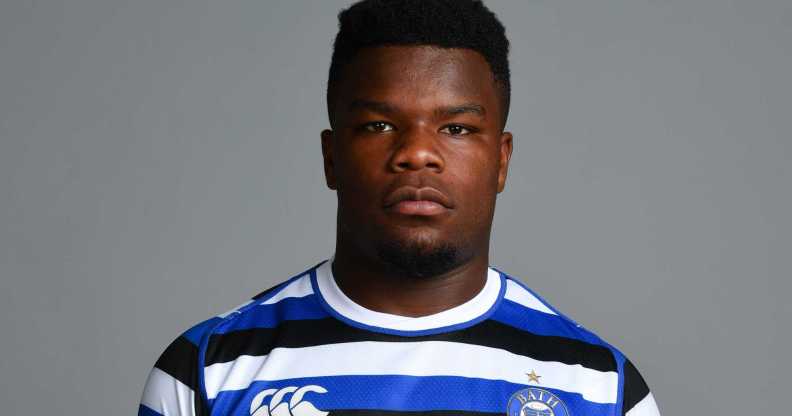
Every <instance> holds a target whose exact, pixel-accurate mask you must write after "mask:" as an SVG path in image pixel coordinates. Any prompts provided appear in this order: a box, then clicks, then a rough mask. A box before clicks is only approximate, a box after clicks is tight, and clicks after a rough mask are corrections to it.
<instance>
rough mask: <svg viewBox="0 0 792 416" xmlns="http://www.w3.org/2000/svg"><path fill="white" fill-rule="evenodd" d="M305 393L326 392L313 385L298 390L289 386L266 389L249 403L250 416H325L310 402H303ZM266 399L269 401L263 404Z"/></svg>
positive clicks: (320, 387)
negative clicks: (288, 395) (287, 397)
mask: <svg viewBox="0 0 792 416" xmlns="http://www.w3.org/2000/svg"><path fill="white" fill-rule="evenodd" d="M306 393H327V390H325V388H324V387H322V386H317V385H314V384H312V385H308V386H303V387H300V388H297V387H295V386H290V387H284V388H281V389H266V390H264V391H262V392H260V393H259V394H257V395H256V396H255V397H253V401H252V402H251V403H250V416H327V414H328V412H325V411H322V410H319V409H317V408H316V407H314V405H313V404H311V402H308V401H306V400H303V396H305V394H306ZM287 394H291V397H290V398H289V401H288V402H286V401H285V398H286V395H287ZM267 398H269V401H268V402H265V400H266V399H267Z"/></svg>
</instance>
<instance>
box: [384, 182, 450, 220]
mask: <svg viewBox="0 0 792 416" xmlns="http://www.w3.org/2000/svg"><path fill="white" fill-rule="evenodd" d="M384 206H385V209H387V210H388V211H391V212H394V213H398V214H403V215H420V216H432V215H439V214H443V213H445V212H447V211H449V210H451V209H453V208H454V207H453V204H452V203H451V201H450V199H449V198H448V197H447V196H446V195H445V194H444V193H442V192H440V191H438V190H437V189H435V188H431V187H422V188H417V187H414V186H403V187H400V188H397V189H396V190H395V191H393V192H391V193H390V194H388V195H387V196H386V197H385V201H384Z"/></svg>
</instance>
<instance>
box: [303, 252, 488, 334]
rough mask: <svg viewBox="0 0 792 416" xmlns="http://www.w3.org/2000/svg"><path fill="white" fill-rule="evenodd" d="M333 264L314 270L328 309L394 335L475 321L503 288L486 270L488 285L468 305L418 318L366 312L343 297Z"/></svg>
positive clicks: (318, 287) (323, 265) (330, 261)
mask: <svg viewBox="0 0 792 416" xmlns="http://www.w3.org/2000/svg"><path fill="white" fill-rule="evenodd" d="M332 261H333V259H332V258H331V259H330V260H328V261H326V262H324V263H322V264H321V265H319V267H317V269H316V286H317V290H318V292H319V295H320V296H321V297H322V298H323V299H324V301H325V303H326V304H327V306H329V307H330V308H331V309H333V311H335V312H336V313H337V314H339V315H341V316H342V317H343V318H346V319H348V320H351V321H353V322H357V323H360V324H363V325H365V326H369V327H376V328H384V329H389V330H395V331H426V330H432V329H437V328H446V327H453V326H457V325H462V324H465V323H467V322H470V321H473V320H476V318H479V317H482V316H483V315H484V314H486V313H487V312H489V311H490V310H491V309H492V307H493V306H494V305H495V303H496V302H497V301H498V299H499V298H500V296H501V292H502V290H501V289H502V287H503V282H502V277H501V275H500V273H498V271H496V270H494V269H492V268H487V281H486V283H485V284H484V287H483V288H482V289H481V291H480V292H479V293H478V294H477V295H476V296H474V297H473V298H472V299H470V300H468V301H467V302H465V303H463V304H461V305H458V306H455V307H453V308H451V309H447V310H444V311H442V312H438V313H435V314H432V315H426V316H419V317H411V316H402V315H394V314H389V313H383V312H377V311H373V310H371V309H368V308H365V307H363V306H361V305H359V304H357V303H355V301H353V300H352V299H350V298H349V297H348V296H347V295H346V294H344V292H342V291H341V288H339V287H338V284H336V281H335V278H334V277H333V270H332V266H331V265H332Z"/></svg>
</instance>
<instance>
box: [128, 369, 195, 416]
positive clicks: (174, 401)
mask: <svg viewBox="0 0 792 416" xmlns="http://www.w3.org/2000/svg"><path fill="white" fill-rule="evenodd" d="M194 400H195V393H194V392H193V391H192V389H191V388H189V387H187V386H186V385H185V384H184V383H182V382H181V381H179V380H176V379H175V378H173V377H172V376H171V375H169V374H168V373H166V372H164V371H162V370H160V369H159V368H156V367H155V368H154V369H152V370H151V373H150V374H149V377H148V380H147V381H146V387H145V388H144V389H143V397H142V398H141V399H140V404H142V405H144V406H146V407H148V408H150V409H151V410H154V411H156V412H158V413H159V414H161V415H164V416H173V415H177V416H191V415H195V401H194Z"/></svg>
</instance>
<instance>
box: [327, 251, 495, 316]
mask: <svg viewBox="0 0 792 416" xmlns="http://www.w3.org/2000/svg"><path fill="white" fill-rule="evenodd" d="M484 253H485V255H484V256H477V257H474V258H473V259H472V260H471V261H469V262H466V263H464V264H462V265H460V266H459V267H456V268H454V269H452V270H450V271H448V272H446V273H443V274H441V275H437V276H432V277H414V276H404V275H399V274H398V273H396V272H394V271H392V270H390V269H389V268H388V267H386V266H384V265H381V264H377V262H371V263H367V262H361V261H360V259H361V257H360V256H355V255H350V254H352V253H347V252H346V251H345V250H336V256H335V257H334V259H333V264H332V269H333V275H334V277H335V280H336V283H337V284H338V286H339V288H341V290H342V291H343V292H344V294H345V295H347V296H348V297H349V298H350V299H352V300H353V301H354V302H355V303H357V304H359V305H361V306H363V307H365V308H367V309H371V310H374V311H377V312H383V313H389V314H394V315H402V316H411V317H418V316H426V315H432V314H435V313H438V312H442V311H444V310H447V309H451V308H453V307H455V306H458V305H461V304H463V303H465V302H467V301H468V300H470V299H472V298H473V297H475V296H476V294H478V293H479V292H480V291H481V289H482V288H483V287H484V284H485V283H486V279H487V265H488V257H487V255H486V253H487V251H486V250H485V251H484Z"/></svg>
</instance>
